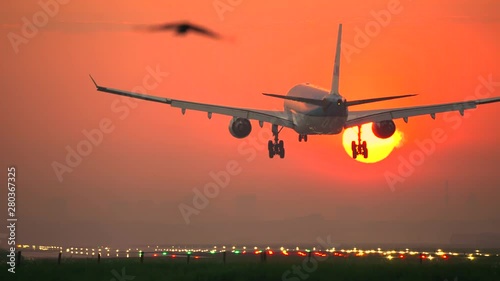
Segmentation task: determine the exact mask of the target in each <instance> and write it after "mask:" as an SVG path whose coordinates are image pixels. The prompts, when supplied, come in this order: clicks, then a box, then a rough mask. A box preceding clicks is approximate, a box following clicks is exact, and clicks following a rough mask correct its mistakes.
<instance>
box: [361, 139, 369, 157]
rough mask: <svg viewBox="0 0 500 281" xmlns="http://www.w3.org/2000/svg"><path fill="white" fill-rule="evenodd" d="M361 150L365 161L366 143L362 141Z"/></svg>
mask: <svg viewBox="0 0 500 281" xmlns="http://www.w3.org/2000/svg"><path fill="white" fill-rule="evenodd" d="M361 150H363V157H364V158H365V159H366V158H368V148H367V147H366V141H363V144H362V145H361Z"/></svg>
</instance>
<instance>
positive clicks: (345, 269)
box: [0, 256, 500, 281]
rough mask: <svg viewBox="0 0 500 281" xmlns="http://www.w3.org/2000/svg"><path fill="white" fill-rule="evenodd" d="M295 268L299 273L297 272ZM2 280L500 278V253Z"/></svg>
mask: <svg viewBox="0 0 500 281" xmlns="http://www.w3.org/2000/svg"><path fill="white" fill-rule="evenodd" d="M294 268H295V270H296V271H295V273H294ZM1 270H2V272H1V273H0V280H29V281H44V280H53V281H72V280H75V281H80V280H81V281H98V280H103V281H132V280H134V281H142V280H221V281H222V280H235V281H238V280H258V281H264V280H290V281H292V280H293V281H298V280H349V281H371V280H381V281H397V280H400V281H410V280H415V281H416V280H418V281H421V280H424V281H425V280H429V281H431V280H432V281H444V280H448V281H453V280H457V281H482V280H485V281H486V280H490V281H500V264H499V260H498V258H488V259H486V258H484V259H476V260H474V261H469V260H465V259H464V258H460V259H458V258H457V259H450V260H447V261H443V260H435V261H424V263H423V264H420V263H419V261H418V259H413V260H412V259H407V260H392V261H389V260H386V259H383V258H380V257H363V258H336V257H328V258H326V259H325V260H323V261H316V260H314V262H311V263H307V258H300V257H278V256H276V257H270V258H268V261H267V262H266V263H260V262H259V261H258V258H256V257H242V256H241V257H231V260H230V261H229V257H228V263H227V264H223V263H222V261H221V260H219V259H199V260H191V262H190V264H186V260H185V259H180V258H177V259H172V258H146V259H145V260H144V263H142V264H141V263H140V262H139V259H109V258H108V259H102V260H101V263H100V264H97V262H96V260H95V259H63V261H62V264H60V265H58V264H57V260H52V259H51V260H31V261H23V264H22V265H21V266H20V267H19V268H16V273H15V274H12V273H9V272H8V271H7V267H6V266H5V264H4V265H2V266H1Z"/></svg>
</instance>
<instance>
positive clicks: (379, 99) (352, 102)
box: [346, 94, 416, 106]
mask: <svg viewBox="0 0 500 281" xmlns="http://www.w3.org/2000/svg"><path fill="white" fill-rule="evenodd" d="M413 96H416V94H411V95H402V96H392V97H382V98H373V99H365V100H353V101H347V102H346V104H347V106H353V105H360V104H365V103H372V102H379V101H386V100H393V99H400V98H407V97H413Z"/></svg>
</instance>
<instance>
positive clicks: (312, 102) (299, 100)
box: [262, 93, 328, 106]
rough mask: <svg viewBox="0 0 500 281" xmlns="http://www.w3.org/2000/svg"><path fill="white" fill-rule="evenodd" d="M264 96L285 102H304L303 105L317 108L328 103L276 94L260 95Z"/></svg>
mask: <svg viewBox="0 0 500 281" xmlns="http://www.w3.org/2000/svg"><path fill="white" fill-rule="evenodd" d="M262 94H263V95H264V96H269V97H273V98H280V99H285V100H293V101H298V102H305V103H310V104H314V105H318V106H324V105H325V103H328V101H326V100H318V99H310V98H302V97H291V96H282V95H276V94H268V93H262Z"/></svg>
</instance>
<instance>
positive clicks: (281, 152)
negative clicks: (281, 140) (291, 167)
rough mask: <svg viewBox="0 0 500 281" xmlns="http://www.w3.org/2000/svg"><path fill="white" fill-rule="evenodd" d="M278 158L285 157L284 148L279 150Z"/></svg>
mask: <svg viewBox="0 0 500 281" xmlns="http://www.w3.org/2000/svg"><path fill="white" fill-rule="evenodd" d="M280 158H281V159H283V158H285V149H284V148H283V149H282V150H280Z"/></svg>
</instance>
